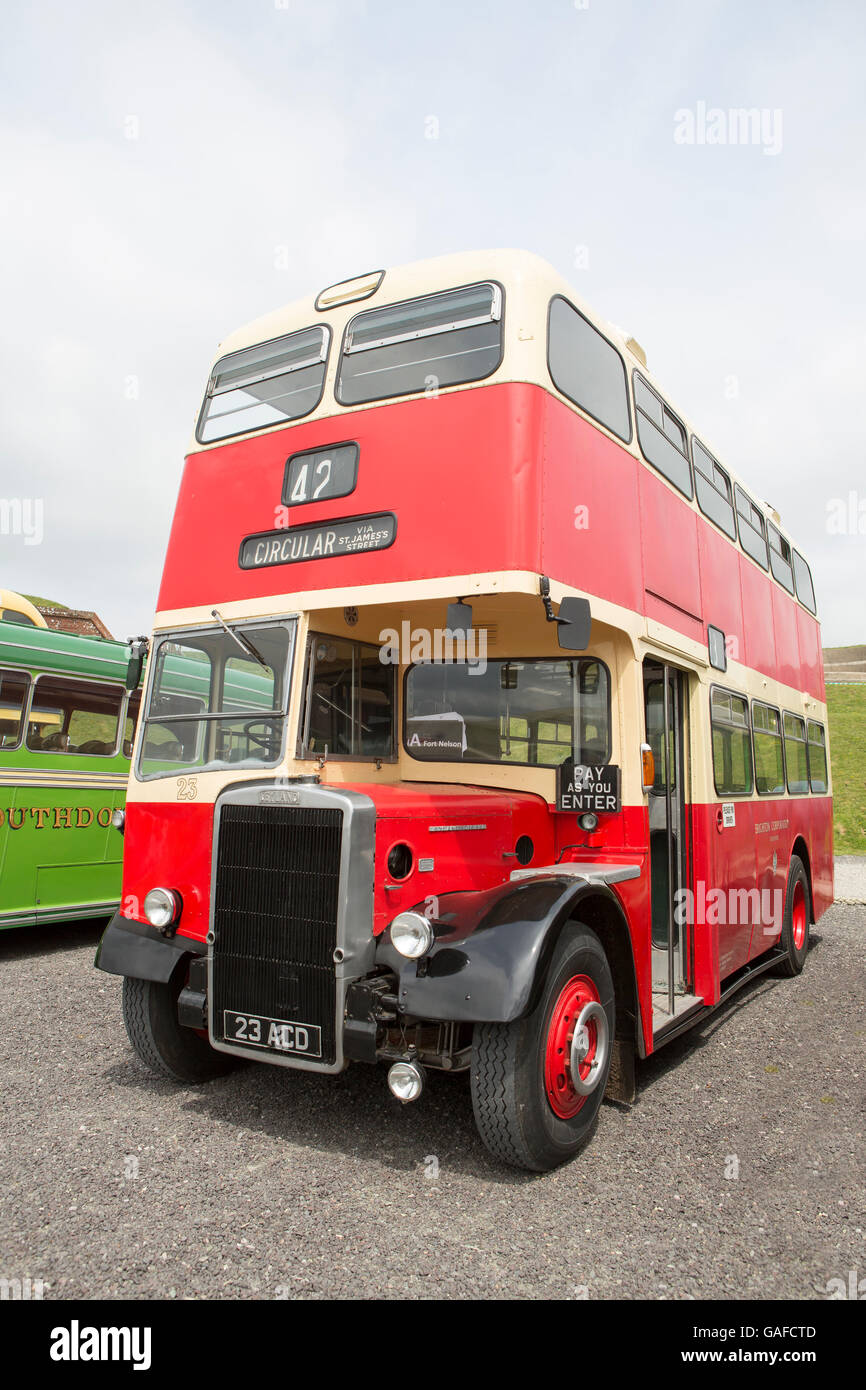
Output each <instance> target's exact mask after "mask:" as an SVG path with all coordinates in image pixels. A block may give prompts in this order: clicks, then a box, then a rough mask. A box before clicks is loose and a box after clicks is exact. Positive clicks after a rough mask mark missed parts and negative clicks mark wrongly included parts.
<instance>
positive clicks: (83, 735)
mask: <svg viewBox="0 0 866 1390" xmlns="http://www.w3.org/2000/svg"><path fill="white" fill-rule="evenodd" d="M122 697H123V690H122V689H121V687H120V686H119V685H114V686H112V685H101V684H100V683H99V682H97V681H85V680H75V681H71V680H64V679H63V678H62V677H60V676H39V677H37V680H36V685H35V688H34V691H33V703H32V705H31V708H30V717H29V719H28V723H27V747H28V748H29V749H31V750H32V751H33V752H35V753H77V754H80V755H83V756H86V757H103V758H106V757H112V756H113V755H114V753H115V752H116V749H117V726H118V723H119V721H120V706H121V700H122Z"/></svg>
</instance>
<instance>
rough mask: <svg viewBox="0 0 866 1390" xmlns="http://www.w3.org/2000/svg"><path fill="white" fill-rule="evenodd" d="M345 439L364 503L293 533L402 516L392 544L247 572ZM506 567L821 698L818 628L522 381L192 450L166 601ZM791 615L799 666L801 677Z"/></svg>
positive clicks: (663, 488) (647, 476)
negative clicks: (295, 488) (606, 603)
mask: <svg viewBox="0 0 866 1390" xmlns="http://www.w3.org/2000/svg"><path fill="white" fill-rule="evenodd" d="M345 439H355V440H357V442H358V444H359V446H360V455H361V457H360V469H359V476H358V485H357V488H356V490H355V492H353V493H352V494H351V496H350V497H343V498H339V499H337V500H336V501H334V500H332V501H328V502H313V503H309V504H307V505H306V506H302V507H294V508H292V509H291V510H290V513H289V525H290V526H294V525H301V524H308V523H315V522H321V521H328V520H334V519H337V518H339V517H344V516H360V515H363V514H366V513H368V512H379V511H392V512H394V513H395V515H396V517H397V537H396V540H395V542H394V544H393V545H392V546H391V547H390V548H389V549H388V550H377V551H370V552H368V553H366V554H353V555H346V556H339V557H335V558H329V559H313V560H302V561H299V562H297V563H296V564H293V565H283V566H274V567H268V568H265V569H259V570H241V569H240V568H239V566H238V550H239V547H240V543H241V540H242V538H243V537H244V536H246V535H251V534H253V533H254V532H258V531H267V530H272V529H274V528H275V527H276V525H277V513H278V510H279V508H280V505H281V502H280V499H281V492H282V485H283V473H284V469H285V463H286V459H287V458H288V456H289V455H290V454H292V453H295V452H297V451H298V450H301V449H310V448H314V447H317V446H323V445H328V444H336V443H339V442H340V441H342V440H345ZM582 508H585V509H586V511H585V512H584V511H581V510H579V509H582ZM479 518H483V524H479ZM203 537H206V538H207V544H204V543H203ZM737 567H738V568H739V575H740V581H739V592H738V587H737V584H736V582H735V580H734V575H735V574H736V570H737ZM495 570H523V571H528V572H530V573H534V574H547V575H549V576H550V577H551V578H552V579H556V580H559V581H560V582H561V583H564V584H570V585H573V586H574V587H575V588H578V589H582V590H584V591H585V592H586V593H589V594H594V595H596V596H597V597H599V598H604V599H608V600H610V601H611V602H613V603H617V604H620V605H621V606H622V607H624V608H629V609H632V610H634V611H635V612H638V613H642V614H645V615H646V616H648V617H651V618H655V619H657V620H658V621H659V622H662V623H665V624H667V625H668V626H669V627H671V628H673V629H674V630H675V631H677V632H680V633H682V634H683V635H684V636H687V637H691V638H695V639H696V640H698V641H702V642H703V641H706V626H707V624H708V623H712V624H713V625H714V626H716V627H720V628H721V629H722V631H723V632H725V633H726V635H728V636H731V635H734V636H736V637H737V639H738V641H739V642H740V644H741V647H740V650H741V653H742V655H741V657H740V659H741V660H742V661H744V662H745V663H746V664H747V665H749V666H753V667H754V668H755V669H756V670H758V671H760V672H761V673H762V674H763V675H767V676H772V677H774V678H775V677H777V678H778V679H780V680H786V681H789V680H790V681H791V683H792V684H794V685H797V686H799V685H800V682H801V680H802V686H801V688H802V689H804V690H805V691H807V693H808V694H810V695H813V696H815V697H816V698H817V699H820V700H823V698H824V683H823V678H822V674H821V655H820V642H819V628H818V623H817V621H816V619H815V618H813V617H812V616H811V614H809V613H806V612H805V611H804V610H803V609H802V608H801V607H800V606H799V605H798V604H797V603H796V601H795V600H794V599H792V598H789V597H788V595H787V594H786V593H784V592H783V591H782V590H781V589H779V588H778V586H777V585H775V583H774V581H773V580H771V579H770V578H769V576H768V575H765V574H763V573H762V572H761V571H760V570H758V569H756V568H755V566H754V565H753V564H751V562H750V561H749V560H747V559H746V558H745V557H744V556H743V555H742V554H741V553H740V552H739V550H738V549H737V548H736V547H735V546H733V545H732V544H731V543H730V542H728V541H727V540H726V539H725V537H724V536H722V535H720V534H719V532H717V531H715V530H714V529H713V527H712V526H711V525H710V523H709V522H707V521H705V520H704V518H703V517H701V516H700V515H699V514H698V513H696V512H695V511H694V510H693V509H692V508H691V507H690V506H689V504H688V503H687V501H686V500H685V498H683V497H680V495H679V494H678V493H677V492H675V491H674V490H673V489H671V488H669V487H668V486H667V485H666V484H665V483H664V482H662V480H661V478H660V477H658V476H657V475H656V474H655V473H654V472H653V471H652V470H651V469H650V468H648V467H647V466H646V465H644V464H643V463H641V462H640V461H639V460H638V459H636V458H635V457H634V456H633V455H632V454H630V453H628V452H627V450H625V449H623V448H621V447H620V446H619V445H618V444H616V443H614V442H613V441H612V440H610V439H608V438H607V437H606V436H605V435H603V434H601V433H600V431H599V430H597V429H596V428H595V427H594V426H593V425H591V424H590V423H589V422H588V421H586V420H584V419H583V418H582V417H581V416H579V415H576V414H575V412H574V411H573V410H569V409H568V407H567V406H565V405H564V404H563V403H562V402H561V401H558V400H557V399H556V398H555V397H554V396H552V395H551V394H550V393H549V392H547V391H545V390H543V389H542V388H541V387H540V386H530V385H524V384H520V383H517V384H507V385H496V386H486V387H478V388H476V389H474V390H471V391H458V392H454V393H452V394H450V395H449V394H446V395H442V396H440V397H438V398H434V399H421V398H419V399H418V400H414V401H398V402H395V403H393V404H390V405H382V406H375V407H372V408H371V409H369V410H362V411H358V412H356V413H354V414H351V415H348V414H347V415H346V416H345V417H341V416H335V417H334V416H332V417H331V418H329V419H325V420H314V421H312V422H311V423H309V424H305V423H303V422H301V423H300V424H297V425H292V426H288V427H286V428H285V429H281V430H274V431H273V432H272V433H270V434H263V435H259V436H257V437H256V438H253V439H246V440H239V441H238V442H237V443H228V444H224V445H221V446H220V447H219V448H215V449H210V450H207V451H205V452H204V453H195V454H191V455H190V456H189V457H188V458H187V460H186V464H185V467H184V472H183V478H182V480H181V487H180V496H179V499H178V505H177V510H176V512H175V517H174V522H173V525H172V530H171V536H170V539H169V545H168V553H167V556H166V563H165V570H164V573H163V580H162V588H161V590H160V595H159V605H158V606H159V609H160V610H165V609H176V608H187V607H193V606H197V605H208V606H212V605H213V604H219V603H226V602H237V601H239V600H242V599H245V598H261V597H264V596H267V595H269V594H273V593H277V592H284V593H285V592H304V591H307V590H312V591H314V590H317V589H331V588H344V589H347V590H349V589H352V588H354V587H355V586H358V585H363V584H376V583H386V582H389V581H403V580H412V579H429V578H432V577H435V576H444V575H449V574H467V573H471V572H479V573H484V572H485V571H495ZM740 600H742V608H741V607H740ZM741 612H746V613H748V614H749V622H748V626H747V630H746V631H745V632H744V631H743V630H742V626H743V625H742V620H741V617H740V613H741ZM792 614H795V621H796V629H797V634H798V647H799V654H800V660H801V663H802V676H801V677H800V679H793V680H792V679H791V675H792V672H791V666H792V656H791V647H790V646H789V645H788V643H789V641H790V631H791V615H792ZM777 633H778V651H779V653H780V655H779V656H777V637H776V634H777Z"/></svg>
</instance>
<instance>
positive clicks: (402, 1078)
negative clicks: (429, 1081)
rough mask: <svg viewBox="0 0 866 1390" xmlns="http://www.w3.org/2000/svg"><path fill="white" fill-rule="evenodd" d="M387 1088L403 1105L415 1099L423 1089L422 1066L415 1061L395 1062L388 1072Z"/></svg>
mask: <svg viewBox="0 0 866 1390" xmlns="http://www.w3.org/2000/svg"><path fill="white" fill-rule="evenodd" d="M388 1089H389V1090H390V1092H391V1094H392V1096H396V1097H397V1099H398V1100H402V1102H403V1104H404V1105H405V1104H406V1102H407V1101H410V1100H417V1099H418V1097H419V1096H420V1094H421V1092H422V1091H423V1089H424V1071H423V1068H422V1067H419V1066H418V1064H417V1062H395V1063H394V1065H393V1067H392V1068H391V1070H390V1071H389V1072H388Z"/></svg>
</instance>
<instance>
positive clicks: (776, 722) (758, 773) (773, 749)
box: [752, 701, 785, 796]
mask: <svg viewBox="0 0 866 1390" xmlns="http://www.w3.org/2000/svg"><path fill="white" fill-rule="evenodd" d="M752 737H753V738H754V741H755V787H756V788H757V790H758V792H759V793H760V795H761V796H778V795H779V793H780V792H784V790H785V761H784V755H783V752H782V727H781V720H780V718H779V711H778V710H777V709H772V708H771V707H770V705H762V704H759V703H758V702H757V701H755V702H754V703H753V704H752Z"/></svg>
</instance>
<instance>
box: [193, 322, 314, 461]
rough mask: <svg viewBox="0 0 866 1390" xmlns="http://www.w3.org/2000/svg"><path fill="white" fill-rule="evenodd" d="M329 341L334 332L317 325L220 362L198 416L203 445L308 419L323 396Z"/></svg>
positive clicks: (200, 439)
mask: <svg viewBox="0 0 866 1390" xmlns="http://www.w3.org/2000/svg"><path fill="white" fill-rule="evenodd" d="M330 341H331V331H330V329H329V328H327V327H326V326H325V325H324V324H317V325H316V327H315V328H302V329H301V331H300V332H299V333H289V334H288V336H287V337H285V338H275V339H274V341H273V342H271V343H260V344H259V345H258V346H257V347H252V348H244V349H243V351H242V352H232V353H229V355H228V357H222V358H220V360H219V362H217V364H216V366H215V367H214V369H213V371H212V372H211V377H210V381H209V382H208V387H207V394H206V395H205V398H204V405H203V406H202V408H201V415H200V416H199V422H198V428H197V429H196V439H197V440H198V441H199V443H200V444H211V443H213V441H214V440H216V439H228V438H230V437H231V436H232V435H235V434H246V433H247V431H248V430H263V429H267V427H268V426H269V425H283V424H285V422H286V421H287V420H297V419H299V418H300V417H301V416H302V415H309V413H310V411H311V410H315V408H316V406H317V405H318V404H319V401H320V400H321V398H322V388H323V386H324V383H325V366H326V364H327V360H328V347H329V345H330Z"/></svg>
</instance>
